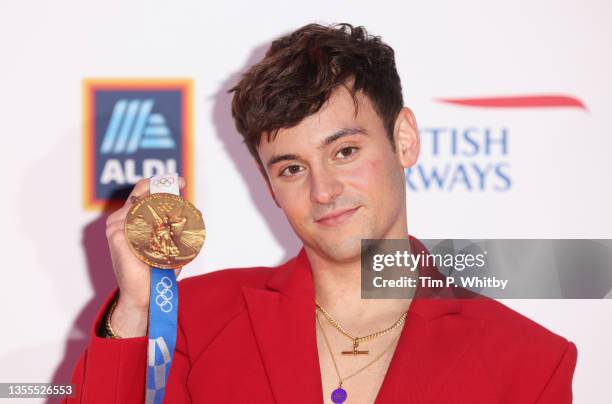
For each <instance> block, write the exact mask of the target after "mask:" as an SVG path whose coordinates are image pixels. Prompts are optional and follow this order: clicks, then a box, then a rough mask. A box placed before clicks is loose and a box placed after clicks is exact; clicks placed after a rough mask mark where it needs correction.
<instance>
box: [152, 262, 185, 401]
mask: <svg viewBox="0 0 612 404" xmlns="http://www.w3.org/2000/svg"><path fill="white" fill-rule="evenodd" d="M177 314H178V288H177V285H176V277H175V275H174V270H173V269H161V268H156V267H152V268H151V295H150V298H149V347H148V349H147V384H146V387H147V388H146V394H145V403H147V404H161V403H162V401H163V399H164V394H165V392H166V381H167V380H168V374H169V373H170V366H171V364H172V358H173V356H174V347H175V346H176V330H177V317H178V316H177Z"/></svg>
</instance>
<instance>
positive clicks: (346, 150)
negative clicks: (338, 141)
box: [336, 146, 359, 158]
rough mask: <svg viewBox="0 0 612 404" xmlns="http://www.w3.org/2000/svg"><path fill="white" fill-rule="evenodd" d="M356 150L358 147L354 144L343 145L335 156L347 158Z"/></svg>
mask: <svg viewBox="0 0 612 404" xmlns="http://www.w3.org/2000/svg"><path fill="white" fill-rule="evenodd" d="M357 150H359V148H358V147H355V146H347V147H343V148H342V149H340V150H338V153H336V157H339V158H347V157H350V156H352V155H353V154H355V153H356V152H357Z"/></svg>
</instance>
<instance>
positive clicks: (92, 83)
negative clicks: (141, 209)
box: [83, 79, 192, 210]
mask: <svg viewBox="0 0 612 404" xmlns="http://www.w3.org/2000/svg"><path fill="white" fill-rule="evenodd" d="M191 93H192V82H191V80H112V79H111V80H85V82H84V121H83V122H84V130H83V136H84V142H83V145H84V150H83V155H84V170H83V172H84V173H85V175H84V187H83V189H84V206H85V209H86V210H102V209H113V210H114V209H116V208H117V207H118V205H121V204H122V203H123V202H124V201H125V198H127V195H128V194H129V191H130V190H131V189H132V187H133V185H134V184H135V183H136V182H138V180H140V179H141V178H146V177H151V176H153V175H156V174H162V173H176V172H178V173H179V174H180V175H181V176H183V177H185V179H186V180H187V189H183V192H184V196H185V197H186V198H187V199H191V195H190V190H191V184H192V182H191V181H190V180H191V161H192V158H191V150H192V147H191V144H192V133H191V108H192V105H191V102H192V101H191V99H192V94H191Z"/></svg>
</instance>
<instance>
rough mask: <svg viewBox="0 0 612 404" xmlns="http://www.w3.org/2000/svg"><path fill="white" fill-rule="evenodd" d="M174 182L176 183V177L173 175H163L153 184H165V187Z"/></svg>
mask: <svg viewBox="0 0 612 404" xmlns="http://www.w3.org/2000/svg"><path fill="white" fill-rule="evenodd" d="M172 184H174V178H173V177H161V178H157V179H156V180H155V181H154V182H153V185H155V186H160V185H162V186H164V187H169V186H171V185H172Z"/></svg>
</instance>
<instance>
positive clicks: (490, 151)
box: [406, 94, 587, 192]
mask: <svg viewBox="0 0 612 404" xmlns="http://www.w3.org/2000/svg"><path fill="white" fill-rule="evenodd" d="M435 101H437V102H438V103H441V104H447V105H452V106H457V107H467V108H481V109H483V110H491V109H498V110H499V109H507V110H509V111H518V110H523V109H559V108H569V109H574V110H579V111H580V110H583V111H587V107H586V105H585V104H584V103H583V102H582V101H581V100H580V99H578V98H576V97H573V96H570V95H558V94H527V95H510V96H492V97H469V98H438V99H436V100H435ZM485 116H486V115H484V113H483V118H484V119H483V121H487V122H488V123H487V124H484V123H478V122H473V121H472V122H469V124H465V123H461V124H450V125H435V126H424V127H422V128H421V129H420V137H421V157H420V158H419V161H418V163H417V164H416V165H414V166H413V167H410V168H408V169H406V185H407V187H408V189H410V190H412V191H417V192H419V191H420V192H427V191H444V192H455V191H459V192H507V191H509V190H511V189H512V187H513V185H514V178H513V175H512V165H513V164H516V163H520V162H513V160H512V155H511V154H510V152H511V145H510V143H511V138H512V136H514V131H513V130H511V125H509V124H508V123H507V122H495V121H494V120H493V121H492V120H491V118H485ZM513 116H515V115H513ZM515 119H516V116H515Z"/></svg>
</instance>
